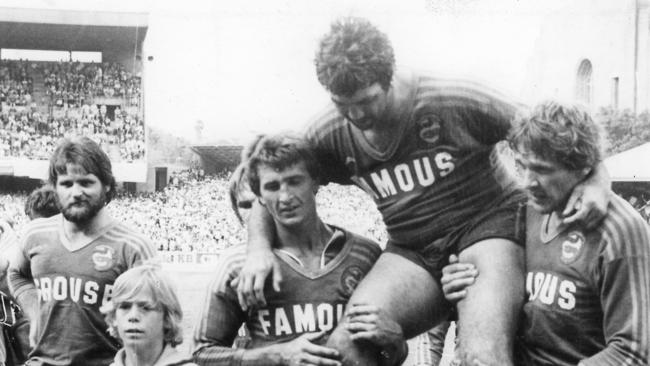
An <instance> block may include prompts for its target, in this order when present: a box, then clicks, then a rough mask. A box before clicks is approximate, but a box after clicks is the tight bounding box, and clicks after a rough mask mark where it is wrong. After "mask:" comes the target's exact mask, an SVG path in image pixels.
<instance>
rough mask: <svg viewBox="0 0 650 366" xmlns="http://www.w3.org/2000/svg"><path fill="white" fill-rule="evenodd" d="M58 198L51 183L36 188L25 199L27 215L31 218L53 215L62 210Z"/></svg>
mask: <svg viewBox="0 0 650 366" xmlns="http://www.w3.org/2000/svg"><path fill="white" fill-rule="evenodd" d="M57 199H58V198H57V196H56V192H55V191H54V189H53V188H52V187H51V186H50V185H45V186H43V187H41V188H38V189H35V190H34V191H33V192H32V193H31V194H30V195H29V197H27V200H26V201H25V215H27V216H28V217H29V219H30V220H33V219H37V218H39V217H44V218H47V217H52V216H54V215H56V214H58V213H59V212H60V211H59V206H58V205H57Z"/></svg>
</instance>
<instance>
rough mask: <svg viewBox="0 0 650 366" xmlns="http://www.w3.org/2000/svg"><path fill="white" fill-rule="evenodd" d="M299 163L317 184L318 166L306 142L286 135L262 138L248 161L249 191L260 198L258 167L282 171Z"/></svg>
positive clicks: (318, 176)
mask: <svg viewBox="0 0 650 366" xmlns="http://www.w3.org/2000/svg"><path fill="white" fill-rule="evenodd" d="M300 162H304V163H305V168H306V169H307V173H309V176H310V177H311V178H312V179H313V180H315V181H317V182H318V180H319V178H320V173H319V170H320V169H319V164H318V161H317V160H316V157H315V156H314V152H313V151H312V149H311V148H310V147H309V145H308V144H307V141H305V140H304V139H301V138H297V137H293V136H288V135H276V136H266V137H264V138H263V139H261V140H260V141H259V142H258V144H257V147H256V148H255V151H254V152H253V154H252V155H251V157H250V158H249V159H248V168H247V173H248V183H249V185H250V188H251V190H252V191H253V193H255V195H257V196H258V197H259V196H260V177H259V171H258V170H259V167H260V165H266V166H268V167H271V168H273V169H277V170H284V169H286V168H288V167H291V166H293V165H295V164H298V163H300Z"/></svg>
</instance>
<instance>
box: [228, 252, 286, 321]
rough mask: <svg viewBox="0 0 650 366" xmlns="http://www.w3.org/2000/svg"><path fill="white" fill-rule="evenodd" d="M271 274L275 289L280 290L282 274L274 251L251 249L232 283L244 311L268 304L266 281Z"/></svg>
mask: <svg viewBox="0 0 650 366" xmlns="http://www.w3.org/2000/svg"><path fill="white" fill-rule="evenodd" d="M269 274H271V276H272V281H273V289H274V290H275V291H280V283H281V282H282V274H281V273H280V265H279V264H278V263H277V261H276V259H275V255H273V252H272V251H271V250H266V249H259V250H253V251H249V252H248V255H247V256H246V261H245V263H244V266H243V267H242V270H241V272H240V273H239V276H238V277H236V278H235V279H233V281H232V282H231V283H230V285H231V286H232V287H233V288H237V298H238V299H239V305H240V306H241V307H242V309H243V310H244V311H246V310H248V308H251V307H263V306H266V299H265V298H264V283H265V282H266V278H267V277H268V276H269Z"/></svg>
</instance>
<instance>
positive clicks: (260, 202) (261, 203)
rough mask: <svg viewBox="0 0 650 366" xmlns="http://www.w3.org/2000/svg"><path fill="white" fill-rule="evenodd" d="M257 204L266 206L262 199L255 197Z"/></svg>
mask: <svg viewBox="0 0 650 366" xmlns="http://www.w3.org/2000/svg"><path fill="white" fill-rule="evenodd" d="M257 203H259V204H260V205H262V206H264V207H266V205H265V204H264V201H262V198H260V197H257Z"/></svg>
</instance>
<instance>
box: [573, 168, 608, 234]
mask: <svg viewBox="0 0 650 366" xmlns="http://www.w3.org/2000/svg"><path fill="white" fill-rule="evenodd" d="M609 201H610V189H609V186H608V185H607V184H600V183H597V182H596V181H595V180H586V181H584V182H582V183H580V184H578V185H576V186H575V187H574V188H573V192H571V196H570V197H569V200H568V201H567V204H566V206H565V207H564V211H562V217H563V220H562V222H563V223H564V224H566V225H568V224H571V223H574V222H580V223H582V224H584V225H585V226H586V227H587V229H592V228H594V227H595V226H596V225H598V224H599V223H600V221H601V220H602V219H603V218H604V217H605V214H606V213H607V206H608V205H609Z"/></svg>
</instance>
